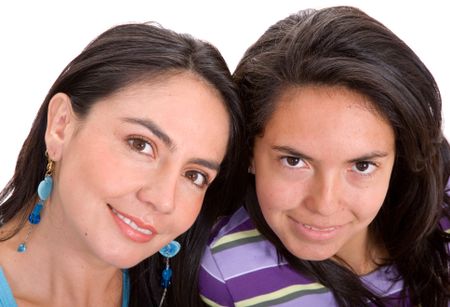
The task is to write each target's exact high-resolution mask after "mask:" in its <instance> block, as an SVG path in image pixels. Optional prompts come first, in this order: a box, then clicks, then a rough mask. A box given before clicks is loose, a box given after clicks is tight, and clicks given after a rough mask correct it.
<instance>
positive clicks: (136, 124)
mask: <svg viewBox="0 0 450 307" xmlns="http://www.w3.org/2000/svg"><path fill="white" fill-rule="evenodd" d="M67 100H68V97H67V96H65V95H64V94H57V95H56V96H55V97H54V99H53V100H52V104H51V105H50V109H49V118H50V120H49V127H48V130H47V134H46V142H47V146H48V151H49V154H50V156H51V157H52V158H53V159H54V160H56V162H57V163H56V165H57V169H56V174H55V179H54V181H55V185H54V189H53V193H52V196H51V198H50V201H49V203H48V204H46V210H47V212H46V214H47V215H48V216H46V217H44V218H43V219H42V222H51V223H53V225H52V226H54V227H56V228H55V237H56V240H59V241H57V242H58V244H65V243H67V245H69V246H70V248H72V249H74V250H76V251H77V252H79V251H81V252H82V253H83V254H84V255H90V256H93V258H94V259H97V260H101V261H102V262H103V263H108V264H111V265H114V266H116V267H120V268H125V267H131V266H133V265H135V264H137V263H138V262H140V261H141V260H143V259H144V258H147V257H149V256H150V255H152V254H155V253H156V252H158V250H159V249H160V248H161V247H163V246H164V245H166V244H167V243H168V242H170V241H171V240H173V239H174V238H175V237H177V236H178V235H180V234H181V233H183V232H184V231H186V230H187V229H188V228H189V227H190V226H191V225H192V224H193V222H194V220H195V218H196V217H197V215H198V213H199V210H200V208H201V205H202V201H203V198H204V195H205V192H206V189H207V187H208V185H209V184H210V183H211V181H212V180H213V179H214V178H215V177H216V175H217V173H218V170H219V165H220V163H221V161H222V159H223V158H224V155H225V151H226V147H227V139H228V135H229V128H228V127H229V119H228V113H227V111H226V109H225V107H224V105H223V102H222V100H221V98H220V97H219V94H218V92H216V91H215V90H214V89H213V88H212V87H211V86H209V85H208V84H206V82H204V81H201V80H199V79H198V77H196V76H194V75H193V74H190V73H182V74H178V75H175V76H171V77H168V78H166V79H165V80H164V81H159V82H142V83H140V84H136V85H133V86H130V87H128V88H125V89H124V90H121V91H120V92H118V93H116V94H114V95H113V96H110V97H107V98H104V99H103V100H100V101H99V102H98V103H96V104H95V105H94V106H93V108H92V109H91V111H90V112H89V114H88V116H87V117H86V118H85V119H83V120H82V121H78V120H77V119H76V118H75V117H74V115H73V113H72V109H71V107H70V102H69V103H68V102H67Z"/></svg>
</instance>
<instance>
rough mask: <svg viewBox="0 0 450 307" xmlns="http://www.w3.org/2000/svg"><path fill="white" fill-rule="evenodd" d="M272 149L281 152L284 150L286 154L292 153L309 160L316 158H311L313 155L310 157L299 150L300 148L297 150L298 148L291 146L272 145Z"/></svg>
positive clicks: (291, 154)
mask: <svg viewBox="0 0 450 307" xmlns="http://www.w3.org/2000/svg"><path fill="white" fill-rule="evenodd" d="M272 149H273V150H276V151H280V152H282V153H284V154H287V155H290V156H294V157H300V158H302V159H305V160H308V161H313V160H314V159H313V158H311V157H309V156H307V155H305V154H303V153H301V152H299V151H298V150H296V149H294V148H292V147H289V146H272Z"/></svg>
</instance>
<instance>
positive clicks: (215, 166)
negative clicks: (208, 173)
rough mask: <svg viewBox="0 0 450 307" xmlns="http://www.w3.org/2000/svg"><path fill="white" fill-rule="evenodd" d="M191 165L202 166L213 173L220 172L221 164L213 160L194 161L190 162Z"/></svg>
mask: <svg viewBox="0 0 450 307" xmlns="http://www.w3.org/2000/svg"><path fill="white" fill-rule="evenodd" d="M189 163H193V164H198V165H202V166H204V167H206V168H209V169H211V170H213V171H216V172H219V169H220V164H219V163H217V162H214V161H211V160H205V159H192V160H189Z"/></svg>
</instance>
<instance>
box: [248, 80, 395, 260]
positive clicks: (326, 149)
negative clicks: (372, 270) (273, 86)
mask: <svg viewBox="0 0 450 307" xmlns="http://www.w3.org/2000/svg"><path fill="white" fill-rule="evenodd" d="M276 105H277V109H276V110H275V112H274V113H273V115H272V117H271V119H270V120H269V121H268V123H267V125H266V127H265V130H264V133H263V135H262V136H259V137H256V139H255V146H254V151H253V161H252V169H253V171H254V173H255V179H256V192H257V196H258V200H259V204H260V207H261V210H262V213H263V215H264V218H265V219H266V221H267V223H268V224H269V225H270V227H271V228H272V230H273V231H274V232H275V234H276V235H277V236H278V237H279V238H280V240H281V241H282V242H283V244H284V245H285V246H286V248H287V249H288V250H289V251H290V252H291V253H293V254H294V255H295V256H297V257H298V258H301V259H306V260H324V259H327V258H331V257H333V256H338V257H340V258H342V259H344V260H345V261H346V262H347V263H348V264H350V265H352V264H355V265H359V264H360V263H361V261H365V260H364V259H366V258H365V257H366V256H367V254H368V253H367V248H368V243H369V239H368V231H367V227H368V225H369V224H370V222H372V220H373V219H374V218H375V216H376V215H377V213H378V211H379V209H380V207H381V205H382V204H383V201H384V198H385V196H386V193H387V190H388V187H389V180H390V176H391V172H392V168H393V164H394V159H395V138H394V132H393V130H392V128H391V126H390V125H389V124H388V122H387V121H386V120H384V119H383V118H382V117H381V116H380V115H379V114H378V113H377V112H376V111H374V110H373V109H371V104H370V101H368V100H367V99H365V97H363V96H361V95H359V94H357V93H355V92H352V91H349V90H347V89H345V88H343V87H318V86H317V87H316V86H307V87H302V88H296V89H289V90H287V91H286V92H285V93H284V95H282V96H281V97H280V99H279V100H278V101H277V103H276Z"/></svg>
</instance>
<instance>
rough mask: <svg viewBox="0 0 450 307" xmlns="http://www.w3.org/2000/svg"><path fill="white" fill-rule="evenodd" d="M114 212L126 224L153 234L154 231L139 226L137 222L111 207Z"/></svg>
mask: <svg viewBox="0 0 450 307" xmlns="http://www.w3.org/2000/svg"><path fill="white" fill-rule="evenodd" d="M111 211H112V213H114V214H115V215H116V216H117V217H118V218H119V219H120V220H122V221H123V222H124V223H125V224H127V225H128V226H130V227H131V228H133V229H134V230H136V231H138V232H140V233H142V234H144V235H151V234H153V232H152V231H151V230H150V229H146V228H141V227H139V226H138V225H137V224H136V223H135V222H133V221H132V220H130V219H129V218H127V217H126V216H123V215H122V214H120V213H119V212H118V211H117V210H116V209H114V208H112V207H111Z"/></svg>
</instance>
